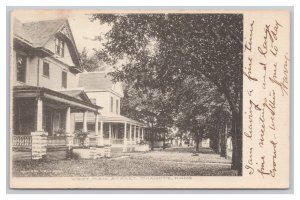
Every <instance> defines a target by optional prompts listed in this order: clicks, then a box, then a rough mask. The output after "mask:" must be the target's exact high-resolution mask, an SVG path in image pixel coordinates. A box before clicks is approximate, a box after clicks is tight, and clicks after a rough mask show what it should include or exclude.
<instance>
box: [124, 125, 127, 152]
mask: <svg viewBox="0 0 300 200" xmlns="http://www.w3.org/2000/svg"><path fill="white" fill-rule="evenodd" d="M126 132H127V123H126V122H125V123H124V141H123V143H124V144H123V152H126V151H127V136H126V134H127V133H126Z"/></svg>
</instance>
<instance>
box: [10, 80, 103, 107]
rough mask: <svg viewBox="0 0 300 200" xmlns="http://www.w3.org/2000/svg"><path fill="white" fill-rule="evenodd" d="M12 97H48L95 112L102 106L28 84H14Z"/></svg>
mask: <svg viewBox="0 0 300 200" xmlns="http://www.w3.org/2000/svg"><path fill="white" fill-rule="evenodd" d="M13 97H14V98H37V97H40V98H42V99H46V100H47V99H49V100H52V101H56V102H59V103H63V104H67V105H70V106H71V107H75V108H80V109H83V110H87V111H92V112H96V113H99V110H100V109H102V107H100V106H97V105H95V104H93V103H91V101H84V100H81V99H78V98H76V97H73V96H70V95H67V94H63V93H61V92H57V91H54V90H51V89H48V88H44V87H37V86H28V85H23V86H14V88H13Z"/></svg>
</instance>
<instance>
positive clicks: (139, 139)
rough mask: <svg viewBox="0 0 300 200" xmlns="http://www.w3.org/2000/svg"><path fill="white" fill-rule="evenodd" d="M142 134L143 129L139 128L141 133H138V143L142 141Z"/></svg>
mask: <svg viewBox="0 0 300 200" xmlns="http://www.w3.org/2000/svg"><path fill="white" fill-rule="evenodd" d="M140 134H141V127H140V126H139V132H138V143H140V141H141V138H140V137H141V136H140Z"/></svg>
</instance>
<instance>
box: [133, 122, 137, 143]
mask: <svg viewBox="0 0 300 200" xmlns="http://www.w3.org/2000/svg"><path fill="white" fill-rule="evenodd" d="M133 143H134V144H136V125H134V130H133Z"/></svg>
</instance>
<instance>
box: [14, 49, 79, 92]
mask: <svg viewBox="0 0 300 200" xmlns="http://www.w3.org/2000/svg"><path fill="white" fill-rule="evenodd" d="M17 53H20V54H23V55H26V80H25V83H22V82H19V81H17V73H16V71H17V65H16V55H17ZM13 58H14V59H13V70H14V71H13V73H12V74H13V75H14V76H13V85H15V86H17V85H23V84H26V85H32V86H40V87H46V88H49V89H53V90H60V89H62V84H61V83H62V71H65V72H67V88H76V87H78V77H77V75H76V74H73V73H71V72H70V71H69V69H68V67H67V66H66V65H64V64H62V63H59V62H58V61H56V60H55V59H54V58H52V57H46V58H39V57H37V56H33V57H29V56H28V54H26V52H24V51H16V50H14V51H13ZM44 61H45V62H48V63H49V75H50V76H49V77H45V76H44V75H43V62H44ZM38 74H39V76H38Z"/></svg>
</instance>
